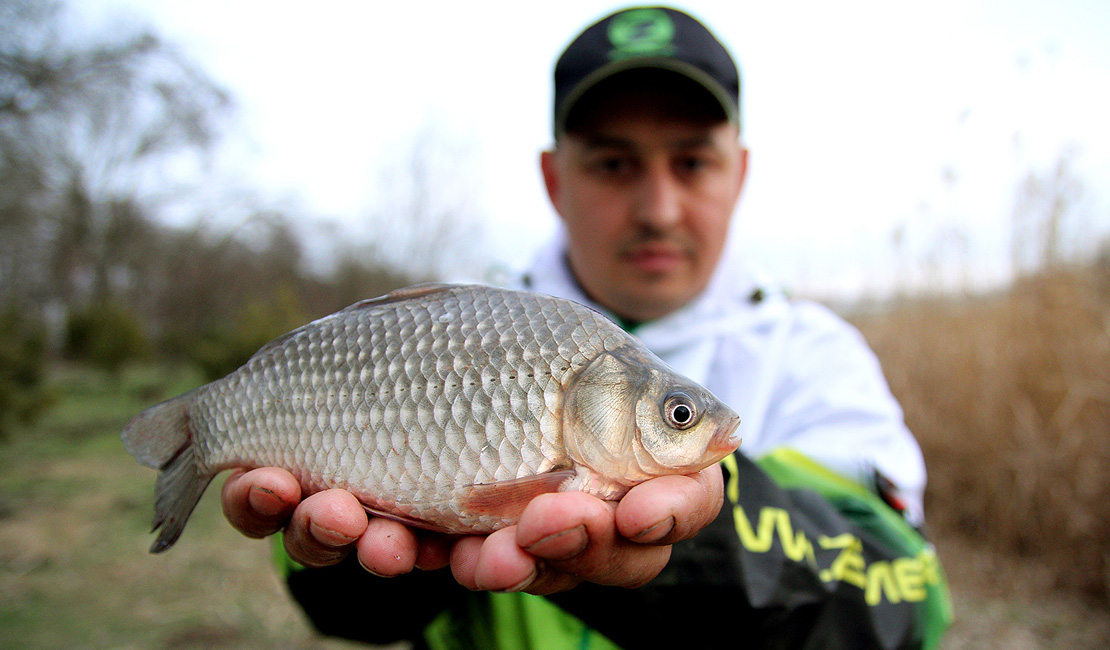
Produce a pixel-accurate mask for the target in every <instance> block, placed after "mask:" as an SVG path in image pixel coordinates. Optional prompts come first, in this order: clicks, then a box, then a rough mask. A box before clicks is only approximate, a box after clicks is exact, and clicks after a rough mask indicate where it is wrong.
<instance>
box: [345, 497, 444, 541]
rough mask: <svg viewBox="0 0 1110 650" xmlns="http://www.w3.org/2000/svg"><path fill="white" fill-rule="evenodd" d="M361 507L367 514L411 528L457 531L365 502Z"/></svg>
mask: <svg viewBox="0 0 1110 650" xmlns="http://www.w3.org/2000/svg"><path fill="white" fill-rule="evenodd" d="M362 508H363V510H365V511H366V512H367V514H369V515H371V516H373V517H382V518H384V519H392V520H393V521H399V522H401V523H402V524H404V525H406V526H412V527H413V528H422V529H424V530H430V531H432V532H436V533H449V534H453V533H457V532H458V531H455V530H451V529H449V528H446V527H444V526H440V525H438V524H433V523H431V522H428V521H424V520H423V519H417V518H416V517H409V516H407V515H401V514H397V513H396V512H389V511H388V510H381V509H379V508H375V507H373V506H368V505H366V504H365V503H364V504H362Z"/></svg>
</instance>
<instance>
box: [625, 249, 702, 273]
mask: <svg viewBox="0 0 1110 650" xmlns="http://www.w3.org/2000/svg"><path fill="white" fill-rule="evenodd" d="M621 257H622V258H623V259H624V260H625V261H626V262H628V263H629V264H630V265H632V267H633V268H635V269H637V270H639V271H641V272H644V273H650V274H661V273H668V272H670V271H673V270H674V269H675V268H676V267H678V266H679V265H681V264H683V263H684V262H685V260H686V259H687V257H688V254H687V252H686V251H685V249H683V248H682V247H680V246H677V245H674V244H670V243H663V242H651V243H643V244H638V245H634V246H630V247H628V249H626V250H625V251H624V253H623V254H622V256H621Z"/></svg>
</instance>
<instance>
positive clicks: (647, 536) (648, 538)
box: [632, 516, 674, 542]
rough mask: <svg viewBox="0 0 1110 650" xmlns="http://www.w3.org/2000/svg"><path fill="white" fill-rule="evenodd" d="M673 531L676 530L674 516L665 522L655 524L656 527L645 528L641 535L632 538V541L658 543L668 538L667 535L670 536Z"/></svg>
mask: <svg viewBox="0 0 1110 650" xmlns="http://www.w3.org/2000/svg"><path fill="white" fill-rule="evenodd" d="M672 530H674V517H673V516H671V517H667V518H666V519H664V520H663V521H661V522H659V523H657V524H655V525H654V526H650V527H648V528H645V529H644V530H642V531H640V532H639V533H637V534H636V535H635V536H633V537H632V541H634V542H657V541H659V540H661V539H663V538H664V537H666V536H667V535H670V534H671V531H672Z"/></svg>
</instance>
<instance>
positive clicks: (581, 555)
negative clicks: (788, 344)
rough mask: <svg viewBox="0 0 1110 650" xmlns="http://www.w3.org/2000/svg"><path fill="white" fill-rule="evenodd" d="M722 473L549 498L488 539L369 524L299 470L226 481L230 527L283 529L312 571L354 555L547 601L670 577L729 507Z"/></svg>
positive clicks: (345, 499) (384, 569) (391, 568)
mask: <svg viewBox="0 0 1110 650" xmlns="http://www.w3.org/2000/svg"><path fill="white" fill-rule="evenodd" d="M722 489H723V488H722V480H721V470H720V468H719V467H717V466H716V465H714V466H712V467H709V468H707V469H705V470H702V471H701V472H698V473H697V474H692V475H689V476H665V477H661V478H657V479H652V480H650V481H646V482H644V483H641V484H640V485H637V486H636V487H633V488H632V489H631V490H630V491H629V492H628V494H627V495H625V497H624V498H623V499H622V500H621V501H620V502H618V503H613V502H607V501H602V500H600V499H597V498H595V497H592V496H590V495H587V494H584V493H581V492H559V493H553V494H544V495H541V496H539V497H537V498H535V499H533V500H532V502H531V503H529V504H528V506H527V508H525V510H524V513H523V514H522V515H521V518H520V522H519V523H518V524H517V525H515V526H509V527H508V528H503V529H501V530H499V531H496V532H494V533H492V534H490V535H486V536H463V537H450V536H446V535H440V534H434V533H428V532H426V531H419V530H414V529H412V528H409V527H408V526H405V525H403V524H400V523H398V522H395V521H392V520H389V519H383V518H380V517H372V518H370V519H369V520H367V517H366V514H365V511H364V510H363V508H362V506H361V504H359V502H358V500H357V499H355V497H354V496H353V495H351V494H350V493H348V492H345V491H343V490H326V491H324V492H319V493H316V494H313V495H311V496H309V497H308V498H306V499H304V500H303V501H301V500H300V492H301V491H300V486H299V485H298V483H297V481H296V479H295V478H293V476H292V475H291V474H289V473H288V472H286V471H284V470H280V469H275V468H263V469H256V470H251V471H249V472H238V473H235V474H233V475H232V476H231V477H229V478H228V479H227V482H226V483H224V489H223V505H224V513H225V514H226V515H227V518H228V521H230V522H231V524H232V525H233V526H235V527H236V528H237V529H239V530H240V531H241V532H242V533H243V534H245V535H248V536H251V537H263V536H266V535H269V534H272V533H275V532H277V531H279V530H282V529H283V528H284V529H285V547H286V550H287V551H288V552H289V555H290V557H292V558H293V559H294V560H296V561H298V562H300V563H301V564H304V565H306V566H327V565H330V564H335V563H336V562H339V561H340V560H341V559H343V558H344V557H345V556H346V555H348V554H349V553H350V552H351V551H352V550H354V551H355V552H356V553H357V555H358V559H359V562H360V563H361V564H362V566H363V567H365V568H366V570H368V571H370V572H371V573H374V574H376V575H380V576H396V575H400V574H402V573H407V572H409V571H411V570H412V569H414V568H420V569H438V568H442V567H445V566H447V565H448V564H450V566H451V570H452V572H453V574H454V576H455V579H456V580H458V581H459V583H460V584H462V585H463V586H465V587H467V588H469V589H476V590H490V591H526V592H529V593H533V594H550V593H555V592H559V591H564V590H566V589H570V588H572V587H574V586H575V585H577V584H579V583H580V582H583V581H588V582H597V583H600V584H606V585H615V586H621V587H638V586H641V585H643V584H645V583H647V582H648V581H650V580H651V579H652V578H654V577H655V576H656V575H658V574H659V572H660V571H662V570H663V567H664V566H666V564H667V561H668V559H669V558H670V545H671V544H673V543H674V542H677V541H679V540H683V539H688V538H690V537H693V536H694V535H695V534H696V533H697V532H698V531H700V530H701V529H702V528H704V527H705V526H706V525H708V524H709V522H711V521H712V520H713V519H714V518H715V517H716V516H717V513H718V512H719V511H720V508H721V504H722V499H723V497H722V494H723V492H722Z"/></svg>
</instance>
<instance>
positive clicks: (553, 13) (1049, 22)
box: [83, 0, 1110, 293]
mask: <svg viewBox="0 0 1110 650" xmlns="http://www.w3.org/2000/svg"><path fill="white" fill-rule="evenodd" d="M83 4H84V3H83ZM85 6H86V9H84V11H88V12H89V13H88V20H89V21H90V22H91V23H94V24H95V23H99V24H103V25H107V26H113V25H118V24H121V23H127V22H130V21H134V22H136V23H141V22H143V21H146V22H148V23H150V24H152V25H153V26H154V27H155V29H156V30H157V31H158V32H159V33H161V34H163V35H164V36H165V37H167V38H168V39H169V40H171V41H173V42H176V43H179V44H180V45H181V47H182V48H183V49H184V50H185V52H186V53H187V54H188V55H189V56H190V57H191V58H193V59H194V60H196V61H198V62H199V63H200V64H201V65H202V66H204V68H205V69H206V70H207V71H208V72H209V73H210V74H211V75H212V76H213V77H214V78H215V79H216V80H217V81H218V82H220V83H222V84H223V85H225V86H226V87H227V88H228V89H229V90H230V91H231V92H232V94H233V95H234V97H235V98H236V100H237V102H238V104H239V118H238V119H239V121H238V122H237V125H238V126H237V129H238V133H237V138H239V145H238V146H237V147H234V148H233V150H234V153H229V154H228V156H229V158H228V161H229V163H228V164H229V165H231V166H234V167H236V168H237V169H239V170H240V171H241V172H242V173H244V174H246V175H248V176H249V177H250V178H252V179H256V181H257V183H258V184H259V186H260V187H262V188H264V189H265V190H266V191H267V192H270V193H273V195H274V196H280V197H285V198H289V199H291V200H296V201H298V202H299V203H300V204H301V205H303V206H304V207H305V208H306V209H308V210H310V211H312V212H313V213H315V214H319V215H321V217H326V218H330V219H334V220H337V221H338V222H340V223H342V224H344V228H350V229H351V232H352V233H356V232H362V231H364V230H365V226H366V223H367V214H369V213H371V212H374V211H375V210H378V209H379V208H378V205H377V204H378V203H380V198H381V197H380V195H381V193H382V182H381V179H382V177H383V174H385V172H384V171H383V169H385V168H388V167H389V166H391V165H393V166H396V165H397V164H398V161H399V160H401V159H403V156H404V152H405V151H406V150H407V148H410V147H411V142H412V140H413V139H414V138H415V136H416V134H417V133H420V132H422V131H424V132H427V131H429V130H432V131H433V132H434V133H436V134H437V137H441V138H442V139H443V140H445V141H447V142H448V143H449V148H450V149H451V150H453V151H456V152H460V151H461V152H462V153H456V154H455V155H456V156H458V157H459V158H460V159H462V160H463V161H464V162H465V163H466V164H465V165H464V167H465V169H460V170H459V179H461V180H462V181H463V182H464V189H463V190H458V189H456V190H454V191H457V192H471V191H472V192H473V196H472V197H469V198H468V199H467V202H468V204H472V205H473V206H474V210H475V211H476V212H477V213H480V214H481V215H482V216H483V219H484V223H485V227H486V231H487V233H488V234H489V236H490V237H491V242H492V243H491V246H492V247H493V248H494V250H496V251H497V252H498V254H497V258H498V259H500V260H502V261H503V262H504V263H506V264H508V265H510V266H514V267H515V266H520V265H522V264H524V263H525V262H526V261H527V258H528V256H529V254H530V251H531V250H533V249H534V248H535V247H536V246H537V245H538V244H539V243H540V242H541V241H542V240H543V239H544V238H545V237H546V236H548V235H549V234H550V232H552V230H553V229H554V227H555V223H556V219H555V216H554V215H553V213H552V212H551V210H550V208H549V207H548V205H547V202H546V198H545V197H544V194H543V189H542V185H541V183H540V179H539V174H538V171H537V159H538V154H539V152H540V151H541V150H542V149H543V148H545V147H546V146H548V145H549V144H550V141H551V137H550V128H551V127H550V124H551V117H550V103H551V88H550V85H551V84H550V74H551V68H552V66H553V63H554V61H555V59H556V57H557V56H558V54H559V52H560V51H561V50H562V48H563V47H565V45H566V44H567V43H568V42H569V40H570V39H571V38H572V36H573V35H574V34H576V33H577V32H578V31H579V30H580V29H581V28H583V27H584V26H585V25H587V24H588V23H590V22H593V21H594V20H596V19H598V18H600V17H602V16H603V15H605V14H607V13H608V12H609V11H611V10H613V9H616V8H619V7H623V6H626V5H625V3H610V2H585V1H581V0H564V1H562V2H559V3H547V5H546V7H547V8H544V9H538V8H537V9H533V8H531V6H530V5H528V4H525V3H520V2H475V3H459V2H400V3H399V2H369V1H366V2H355V1H342V2H341V1H339V0H320V1H317V2H314V3H311V4H309V3H304V2H280V1H275V0H270V1H268V2H263V1H261V0H236V1H235V2H224V1H222V0H95V2H93V3H90V4H87V5H85ZM556 6H557V8H555V7H556ZM675 6H677V7H680V8H684V9H686V10H688V11H690V12H691V13H693V14H694V15H695V16H697V17H699V18H701V19H702V20H703V21H704V22H706V23H707V24H708V25H709V26H710V28H711V29H712V30H713V31H714V32H715V33H716V34H717V35H718V37H719V38H720V39H721V40H722V41H723V42H724V43H725V45H726V46H727V47H729V49H730V50H731V51H732V52H733V54H734V56H735V57H736V58H737V60H738V61H739V63H740V68H741V73H742V76H743V84H744V91H743V92H744V98H743V104H744V106H743V115H744V124H745V132H744V138H745V140H746V141H747V143H748V145H749V146H750V148H751V150H752V154H751V168H750V174H749V177H748V186H747V189H746V191H745V194H744V196H743V198H742V200H741V207H740V209H739V212H738V215H737V217H738V222H737V229H736V232H735V234H736V236H737V238H738V243H739V244H740V246H741V248H742V249H743V250H744V251H745V252H746V254H749V255H752V256H754V257H756V258H758V259H759V260H760V261H761V262H762V263H763V264H764V265H766V266H768V267H770V268H771V269H772V270H773V271H775V272H776V273H777V274H778V275H780V276H782V278H783V279H784V280H785V281H786V282H787V283H788V284H790V285H793V286H797V287H800V288H803V289H807V290H810V291H821V290H824V289H840V290H846V291H848V292H850V293H855V292H858V291H860V290H867V289H872V288H875V289H877V288H881V287H883V286H885V285H886V284H887V283H889V281H890V280H891V279H893V278H895V276H898V277H899V278H900V279H901V280H902V281H907V280H908V278H909V277H910V276H912V275H914V274H918V275H920V274H921V273H924V274H925V275H927V276H928V275H930V274H931V275H932V279H931V280H930V281H932V282H940V281H942V279H943V278H941V276H945V274H947V276H945V277H948V276H951V275H952V274H953V273H955V274H956V275H958V276H960V277H961V278H964V277H967V278H968V279H970V280H973V281H974V280H977V279H978V280H982V279H984V278H993V277H997V276H998V275H1000V274H1002V273H1004V272H1005V271H1006V270H1007V268H1008V267H1007V264H1008V263H1009V250H1010V245H1011V238H1012V235H1013V232H1014V227H1013V222H1014V214H1015V201H1016V197H1017V191H1018V187H1019V185H1020V183H1021V181H1022V179H1024V178H1025V177H1026V176H1028V175H1029V174H1030V173H1034V174H1039V175H1041V176H1044V177H1046V178H1047V177H1050V176H1051V174H1052V172H1053V170H1054V169H1055V168H1056V165H1057V163H1058V161H1059V160H1060V159H1061V157H1066V158H1067V160H1068V164H1069V169H1071V170H1072V171H1071V173H1072V174H1073V175H1074V176H1075V177H1076V178H1077V179H1078V180H1079V181H1080V182H1081V183H1082V192H1081V193H1080V194H1078V199H1077V200H1076V201H1073V206H1074V207H1073V208H1071V209H1070V212H1069V217H1068V222H1069V223H1067V224H1065V226H1066V227H1068V228H1070V229H1071V234H1070V235H1069V237H1070V240H1069V241H1071V242H1072V243H1076V242H1079V241H1080V240H1084V241H1090V240H1092V239H1093V238H1092V237H1091V233H1092V232H1094V233H1097V234H1100V235H1102V236H1105V235H1106V234H1107V233H1108V232H1110V125H1108V120H1107V119H1106V117H1105V116H1106V115H1110V98H1108V96H1110V93H1107V91H1106V89H1107V88H1110V44H1108V43H1110V39H1107V38H1106V35H1107V34H1108V33H1110V3H1108V2H1105V0H1060V1H1057V2H1053V3H1046V2H1034V1H1031V0H1009V1H1004V2H1003V1H999V2H988V1H985V0H964V1H958V0H939V1H935V2H931V3H927V4H922V3H912V4H911V3H892V2H879V1H860V0H848V1H845V2H838V3H828V2H823V1H820V0H800V1H797V2H778V3H768V2H744V1H735V0H734V1H730V2H709V1H701V2H699V1H691V2H683V3H678V4H676V5H675ZM352 236H353V235H352ZM941 267H943V268H946V269H948V270H947V271H941V270H938V269H940V268H941ZM953 269H954V270H953Z"/></svg>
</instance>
